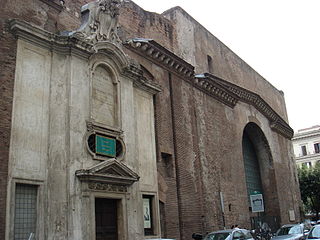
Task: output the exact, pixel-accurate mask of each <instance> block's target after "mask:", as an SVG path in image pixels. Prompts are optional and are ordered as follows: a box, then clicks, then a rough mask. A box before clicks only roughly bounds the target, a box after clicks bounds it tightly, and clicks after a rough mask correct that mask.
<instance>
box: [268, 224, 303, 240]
mask: <svg viewBox="0 0 320 240" xmlns="http://www.w3.org/2000/svg"><path fill="white" fill-rule="evenodd" d="M308 232H309V231H308V230H307V229H306V228H305V226H304V224H287V225H284V226H282V227H281V228H280V229H279V230H278V231H277V232H276V235H275V237H273V238H272V240H304V239H305V238H306V235H307V234H308Z"/></svg>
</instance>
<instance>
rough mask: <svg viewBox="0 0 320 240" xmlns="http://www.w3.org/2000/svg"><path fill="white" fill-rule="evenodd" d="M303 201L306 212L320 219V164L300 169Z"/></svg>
mask: <svg viewBox="0 0 320 240" xmlns="http://www.w3.org/2000/svg"><path fill="white" fill-rule="evenodd" d="M298 176H299V183H300V192H301V199H302V201H303V204H304V206H305V210H307V211H310V212H313V213H315V214H316V218H317V219H319V212H320V163H319V162H317V164H316V165H315V166H314V167H312V168H307V167H306V166H302V168H298Z"/></svg>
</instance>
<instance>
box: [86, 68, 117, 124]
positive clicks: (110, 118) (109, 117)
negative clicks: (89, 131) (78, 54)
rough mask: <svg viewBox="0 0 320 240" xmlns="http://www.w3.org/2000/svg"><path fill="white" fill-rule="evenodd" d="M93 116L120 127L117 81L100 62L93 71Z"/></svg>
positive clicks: (99, 120)
mask: <svg viewBox="0 0 320 240" xmlns="http://www.w3.org/2000/svg"><path fill="white" fill-rule="evenodd" d="M91 98H92V100H91V117H92V119H93V120H94V121H95V122H97V123H101V124H103V125H107V126H110V127H118V111H117V109H118V101H117V99H118V91H117V83H116V81H115V80H114V76H113V74H112V73H111V72H110V71H109V70H108V68H107V67H106V66H105V65H103V64H99V65H98V66H97V67H96V68H95V69H94V71H93V73H92V93H91Z"/></svg>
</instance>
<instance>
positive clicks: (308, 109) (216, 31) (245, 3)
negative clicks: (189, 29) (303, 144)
mask: <svg viewBox="0 0 320 240" xmlns="http://www.w3.org/2000/svg"><path fill="white" fill-rule="evenodd" d="M133 1H134V2H135V3H137V4H138V5H139V6H141V7H142V8H143V9H145V10H147V11H151V12H157V13H162V12H163V11H165V10H167V9H169V8H172V7H175V6H180V7H182V8H183V9H184V10H186V11H187V12H188V13H189V14H190V15H191V16H192V17H193V18H195V19H196V20H197V21H198V22H199V23H201V24H202V25H203V26H204V27H205V28H207V29H208V30H209V31H210V32H211V33H212V34H213V35H215V36H216V37H218V38H219V39H220V40H221V41H222V42H223V43H224V44H226V45H227V46H228V47H229V48H230V49H232V50H233V51H234V52H235V53H236V54H237V55H238V56H240V57H241V58H242V59H243V60H244V61H246V62H247V63H248V64H249V65H250V66H251V67H253V68H254V69H255V70H256V71H257V72H258V73H260V74H261V75H262V76H263V77H264V78H265V79H267V80H268V81H269V82H270V83H271V84H272V85H274V86H275V87H276V88H278V89H279V90H282V91H283V92H284V94H285V99H286V105H287V111H288V116H289V124H290V126H291V127H292V128H293V129H294V130H295V131H297V130H298V129H301V128H307V127H311V126H314V125H317V124H319V125H320V106H319V95H320V91H319V83H320V81H319V80H320V73H319V72H320V67H319V58H320V26H319V24H320V0H198V1H191V0H158V1H156V0H133Z"/></svg>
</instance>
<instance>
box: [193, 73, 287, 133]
mask: <svg viewBox="0 0 320 240" xmlns="http://www.w3.org/2000/svg"><path fill="white" fill-rule="evenodd" d="M196 78H198V79H202V81H204V82H205V83H203V84H202V85H204V86H206V85H208V84H210V83H213V82H214V83H216V84H219V85H220V86H222V88H223V89H225V91H227V92H228V94H230V95H231V94H232V96H234V98H235V99H238V100H239V101H242V102H245V103H247V104H250V105H252V106H254V107H255V108H256V109H257V110H258V111H259V112H260V113H262V114H263V115H264V116H265V117H266V118H267V119H268V120H269V123H270V128H271V129H272V130H273V131H275V132H277V133H279V134H281V135H282V136H284V137H286V138H288V139H291V138H292V137H293V129H292V128H291V127H290V126H289V125H288V124H287V123H286V122H285V121H284V120H283V119H282V118H281V117H280V116H279V115H278V114H277V113H276V112H275V111H274V110H273V109H272V108H271V107H270V106H269V104H268V103H266V102H265V101H264V100H263V98H262V97H260V95H258V94H256V93H254V92H251V91H249V90H247V89H244V88H242V87H239V86H237V85H235V84H232V83H230V82H227V81H225V80H223V79H221V78H218V77H216V76H214V75H212V74H209V73H205V74H202V75H197V76H196Z"/></svg>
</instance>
